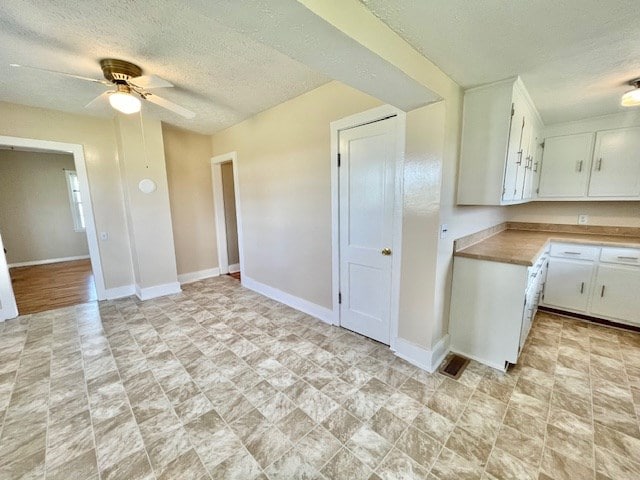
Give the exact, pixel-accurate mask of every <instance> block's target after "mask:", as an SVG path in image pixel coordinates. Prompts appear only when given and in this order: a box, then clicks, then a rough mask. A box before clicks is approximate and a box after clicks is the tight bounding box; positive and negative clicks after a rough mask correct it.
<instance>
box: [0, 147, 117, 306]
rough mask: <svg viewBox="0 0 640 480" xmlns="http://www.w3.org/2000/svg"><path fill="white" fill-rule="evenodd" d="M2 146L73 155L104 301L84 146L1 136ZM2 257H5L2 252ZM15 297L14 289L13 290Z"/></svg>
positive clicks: (96, 278)
mask: <svg viewBox="0 0 640 480" xmlns="http://www.w3.org/2000/svg"><path fill="white" fill-rule="evenodd" d="M0 145H6V146H12V147H17V148H24V149H29V150H32V151H44V152H62V153H70V154H72V155H73V160H74V163H75V168H76V173H77V174H78V183H79V184H80V196H81V197H82V202H83V203H84V204H85V206H86V209H85V210H84V214H85V217H84V221H85V227H86V228H85V233H86V235H87V244H88V246H89V256H90V257H91V269H92V270H93V278H94V283H95V286H96V295H97V297H98V300H104V299H105V298H107V297H106V289H105V281H104V274H103V272H102V261H101V258H100V248H99V246H98V245H99V244H98V232H97V229H96V222H95V219H94V217H93V203H92V201H91V189H90V186H89V177H88V176H87V165H86V161H85V158H84V148H83V146H82V145H79V144H75V143H62V142H52V141H49V140H36V139H32V138H21V137H9V136H4V135H0ZM0 255H4V253H3V252H0ZM11 295H12V296H13V289H11Z"/></svg>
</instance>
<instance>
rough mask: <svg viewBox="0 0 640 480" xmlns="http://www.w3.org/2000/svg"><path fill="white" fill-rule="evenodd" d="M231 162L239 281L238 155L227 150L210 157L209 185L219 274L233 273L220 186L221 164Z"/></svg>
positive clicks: (242, 268)
mask: <svg viewBox="0 0 640 480" xmlns="http://www.w3.org/2000/svg"><path fill="white" fill-rule="evenodd" d="M228 162H231V166H232V168H233V193H234V198H235V201H236V222H237V225H238V257H239V258H240V281H241V282H242V281H243V279H244V277H245V275H244V248H243V243H244V242H243V236H242V214H241V213H240V182H239V181H238V155H237V153H236V152H229V153H225V154H223V155H216V156H215V157H212V158H211V185H212V187H213V213H214V221H215V224H216V242H217V246H218V268H219V269H220V275H224V274H227V273H235V272H230V271H229V255H228V253H227V224H226V221H225V216H224V194H223V189H222V188H223V187H222V164H223V163H228Z"/></svg>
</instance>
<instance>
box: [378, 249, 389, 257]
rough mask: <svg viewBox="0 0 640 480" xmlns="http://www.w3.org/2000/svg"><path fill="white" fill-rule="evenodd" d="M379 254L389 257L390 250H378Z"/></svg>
mask: <svg viewBox="0 0 640 480" xmlns="http://www.w3.org/2000/svg"><path fill="white" fill-rule="evenodd" d="M380 253H381V254H382V255H385V256H389V255H391V249H390V248H383V249H382V250H380Z"/></svg>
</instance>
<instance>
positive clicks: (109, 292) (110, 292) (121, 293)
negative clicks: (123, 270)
mask: <svg viewBox="0 0 640 480" xmlns="http://www.w3.org/2000/svg"><path fill="white" fill-rule="evenodd" d="M104 293H105V299H106V300H115V299H116V298H124V297H130V296H131V295H135V293H136V287H135V285H123V286H122V287H115V288H107V289H106V290H105V292H104ZM100 300H102V299H100Z"/></svg>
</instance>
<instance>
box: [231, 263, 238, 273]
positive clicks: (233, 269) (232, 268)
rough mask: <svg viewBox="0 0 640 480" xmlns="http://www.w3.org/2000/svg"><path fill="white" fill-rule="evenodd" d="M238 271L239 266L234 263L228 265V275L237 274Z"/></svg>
mask: <svg viewBox="0 0 640 480" xmlns="http://www.w3.org/2000/svg"><path fill="white" fill-rule="evenodd" d="M239 271H240V264H239V263H234V264H233V265H229V273H238V272H239Z"/></svg>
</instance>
